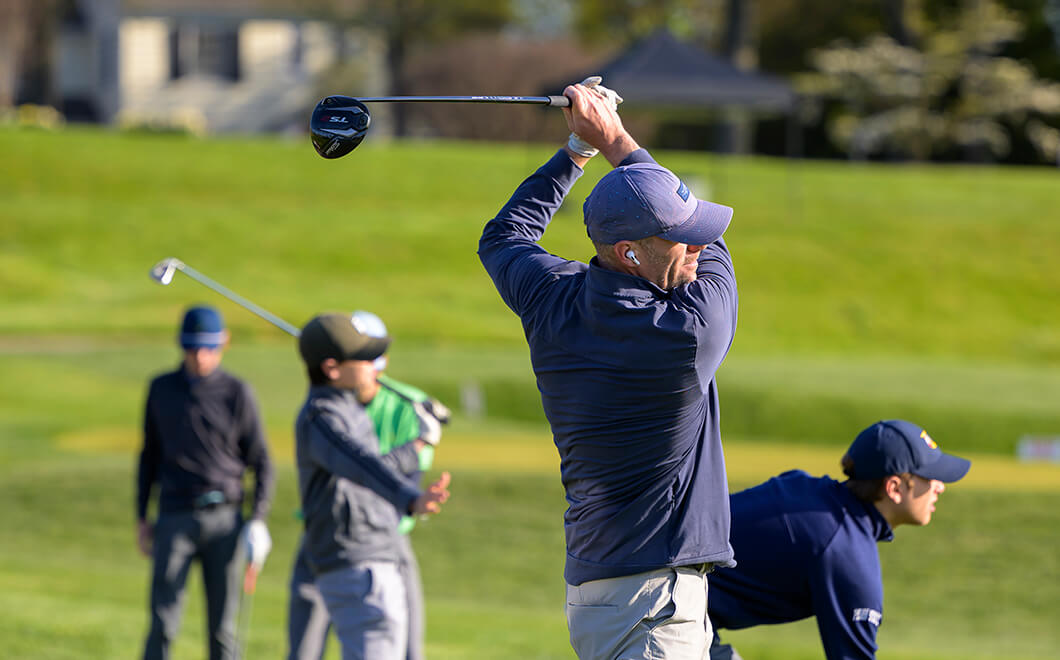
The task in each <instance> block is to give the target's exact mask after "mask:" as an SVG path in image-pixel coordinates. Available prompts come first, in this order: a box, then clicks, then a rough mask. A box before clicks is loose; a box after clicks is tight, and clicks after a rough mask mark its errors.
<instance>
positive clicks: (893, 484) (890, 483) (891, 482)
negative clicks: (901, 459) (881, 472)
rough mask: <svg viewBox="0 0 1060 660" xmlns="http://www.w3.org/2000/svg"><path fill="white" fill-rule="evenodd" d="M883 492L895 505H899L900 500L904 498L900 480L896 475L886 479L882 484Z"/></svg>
mask: <svg viewBox="0 0 1060 660" xmlns="http://www.w3.org/2000/svg"><path fill="white" fill-rule="evenodd" d="M883 492H884V495H885V496H886V497H887V499H889V500H891V501H892V502H894V503H895V504H901V503H902V498H903V497H905V491H904V489H903V488H902V478H901V477H900V476H898V475H897V474H892V475H891V476H889V477H887V479H885V480H884V482H883Z"/></svg>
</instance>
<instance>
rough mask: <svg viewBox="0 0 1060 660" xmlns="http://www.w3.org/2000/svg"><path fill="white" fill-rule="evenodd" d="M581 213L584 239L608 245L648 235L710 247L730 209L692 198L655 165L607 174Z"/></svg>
mask: <svg viewBox="0 0 1060 660" xmlns="http://www.w3.org/2000/svg"><path fill="white" fill-rule="evenodd" d="M583 210H584V212H585V228H586V230H587V231H588V233H589V238H591V239H592V240H593V241H596V242H597V243H606V244H608V245H613V244H615V243H617V242H619V241H637V240H640V239H642V238H648V237H649V236H658V237H660V238H664V239H666V240H668V241H674V242H675V243H685V244H687V245H710V244H711V243H713V242H714V241H716V240H718V239H719V238H721V235H722V234H724V233H725V229H726V228H727V227H728V226H729V221H730V220H732V209H731V208H729V207H728V206H723V205H721V204H715V203H714V202H708V201H704V200H700V199H696V196H695V195H693V194H692V191H691V190H689V189H688V186H686V185H685V183H684V182H683V181H681V179H679V178H678V177H677V175H675V174H674V173H673V172H671V171H670V170H668V169H666V168H665V167H662V166H661V165H657V164H655V163H633V164H632V165H623V166H621V167H616V168H615V169H613V170H611V171H610V172H608V173H607V174H606V175H605V176H604V178H602V179H600V181H599V183H597V184H596V187H595V188H593V191H592V193H590V194H589V197H588V198H587V199H586V200H585V206H584V209H583Z"/></svg>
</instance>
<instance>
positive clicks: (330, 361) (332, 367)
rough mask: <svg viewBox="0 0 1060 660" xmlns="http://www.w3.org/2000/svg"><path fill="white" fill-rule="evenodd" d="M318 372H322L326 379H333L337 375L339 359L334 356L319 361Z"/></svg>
mask: <svg viewBox="0 0 1060 660" xmlns="http://www.w3.org/2000/svg"><path fill="white" fill-rule="evenodd" d="M320 373H322V374H324V376H326V377H327V379H328V380H335V379H336V378H338V377H339V361H338V360H336V359H335V358H326V359H324V360H323V361H321V363H320Z"/></svg>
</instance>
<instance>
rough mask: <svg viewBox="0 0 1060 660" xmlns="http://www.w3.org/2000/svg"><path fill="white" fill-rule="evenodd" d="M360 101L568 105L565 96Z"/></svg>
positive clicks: (371, 99)
mask: <svg viewBox="0 0 1060 660" xmlns="http://www.w3.org/2000/svg"><path fill="white" fill-rule="evenodd" d="M354 98H356V99H357V100H358V101H361V102H362V103H522V104H527V105H552V106H557V107H563V108H565V107H568V106H570V99H568V98H567V97H566V96H358V97H354Z"/></svg>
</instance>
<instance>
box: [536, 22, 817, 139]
mask: <svg viewBox="0 0 1060 660" xmlns="http://www.w3.org/2000/svg"><path fill="white" fill-rule="evenodd" d="M594 74H595V75H600V76H603V79H604V84H605V85H607V86H608V87H611V88H612V89H614V90H616V91H617V92H618V93H619V94H621V95H622V98H623V99H624V103H623V108H629V109H631V110H632V109H651V110H652V111H653V113H664V112H665V113H673V112H675V111H682V114H685V115H686V116H687V114H688V112H689V111H703V110H709V109H738V110H742V111H746V112H747V113H753V114H755V115H759V116H762V115H771V116H776V115H783V116H786V117H787V118H788V125H789V128H788V146H787V152H788V154H789V155H791V152H792V150H793V147H794V146H795V145H794V135H793V129H794V126H792V123H791V119H792V117H793V116H794V111H795V107H796V102H797V99H796V95H795V92H794V91H793V90H792V88H791V86H790V85H788V83H787V82H786V81H784V80H782V79H781V78H778V77H775V76H770V75H767V74H763V73H759V72H755V71H743V70H741V69H738V68H736V67H735V66H734V65H732V64H731V63H729V62H728V61H726V60H725V59H723V58H721V57H718V56H716V55H712V54H710V53H708V52H706V51H704V50H701V49H699V48H697V47H695V46H692V45H690V44H687V43H683V42H681V41H678V40H677V39H676V38H675V37H674V36H673V34H671V33H670V32H669V31H668V30H660V31H658V32H655V33H654V34H652V35H651V36H649V37H646V38H644V39H642V40H640V41H637V42H635V43H634V44H632V45H631V46H630V47H629V48H627V49H626V50H625V51H624V52H622V53H620V54H619V55H618V56H617V57H615V58H614V59H613V60H611V61H610V62H608V63H606V64H604V65H602V66H600V67H598V68H597V69H596V70H594V71H590V72H586V73H585V75H586V76H588V75H594ZM583 77H584V76H583ZM575 79H576V78H575ZM565 84H566V83H562V84H557V85H555V86H553V88H552V89H550V90H549V91H548V92H547V93H549V94H558V93H560V91H562V87H563V86H564V85H565ZM701 116H702V115H701Z"/></svg>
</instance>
